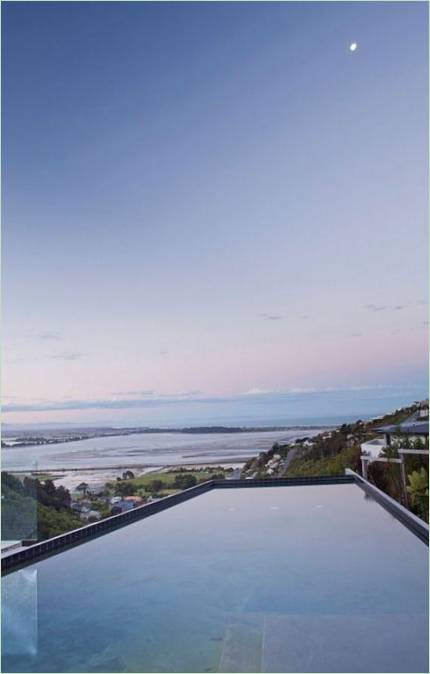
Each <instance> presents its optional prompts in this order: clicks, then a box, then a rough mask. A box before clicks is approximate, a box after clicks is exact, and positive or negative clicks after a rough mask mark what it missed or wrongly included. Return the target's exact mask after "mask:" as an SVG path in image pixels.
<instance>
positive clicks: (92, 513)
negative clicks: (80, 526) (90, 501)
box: [80, 510, 102, 522]
mask: <svg viewBox="0 0 430 674" xmlns="http://www.w3.org/2000/svg"><path fill="white" fill-rule="evenodd" d="M80 517H81V520H82V521H83V522H89V521H90V520H91V521H94V520H101V518H102V516H101V514H100V513H99V511H98V510H89V511H88V512H85V513H81V515H80Z"/></svg>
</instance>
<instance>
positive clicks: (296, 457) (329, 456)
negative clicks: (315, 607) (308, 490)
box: [242, 401, 428, 521]
mask: <svg viewBox="0 0 430 674" xmlns="http://www.w3.org/2000/svg"><path fill="white" fill-rule="evenodd" d="M423 422H424V424H423ZM425 422H427V424H425ZM406 424H407V425H408V429H409V431H408V433H407V434H406V433H405V432H404V428H405V427H406ZM411 425H412V427H414V425H415V426H416V427H418V426H420V427H421V430H422V427H423V425H424V426H426V428H427V435H425V434H424V433H422V432H421V433H420V434H419V435H418V434H416V435H415V434H414V433H413V432H411V431H410V427H411ZM387 427H389V428H391V429H393V428H394V437H396V438H397V441H396V442H393V443H392V445H391V446H390V447H385V448H384V447H381V456H382V457H383V461H384V459H385V458H390V457H391V458H392V459H395V458H396V457H397V456H398V454H397V449H396V447H397V446H400V445H401V446H402V447H408V448H410V449H420V450H427V455H426V454H420V455H415V454H411V455H407V456H406V458H405V466H406V473H407V476H408V487H407V489H408V493H409V494H410V498H408V499H407V501H408V502H407V503H404V500H405V499H404V492H403V491H402V485H401V479H400V474H399V467H398V465H397V464H396V463H395V462H392V463H390V462H389V461H385V462H381V461H374V462H372V463H370V465H369V467H368V471H367V477H368V479H369V480H370V481H371V482H373V483H374V484H375V485H376V486H377V487H379V488H380V489H382V490H383V491H385V492H386V493H388V494H389V495H390V496H392V497H393V498H395V499H396V500H398V501H399V502H402V503H403V504H404V505H407V506H408V507H410V509H411V510H413V511H414V512H415V513H416V514H418V515H419V516H420V517H423V519H426V520H427V521H428V401H422V402H416V403H414V404H413V405H410V406H408V407H403V408H401V409H397V410H395V411H394V412H390V413H388V414H386V415H384V416H381V417H377V418H375V419H371V420H370V421H362V420H361V419H359V420H358V421H356V422H353V423H349V424H343V425H342V426H339V427H338V428H336V429H333V430H327V431H324V432H323V433H320V434H319V435H316V436H314V437H312V438H309V437H302V438H298V439H296V440H295V441H294V442H293V443H288V444H278V443H276V444H274V445H273V447H272V449H270V450H269V451H267V452H262V453H260V454H259V455H258V456H257V457H255V458H253V459H251V460H249V461H248V462H247V463H246V464H245V466H244V468H243V470H242V477H247V478H265V477H305V476H315V475H341V474H343V473H344V472H345V468H351V469H352V470H354V471H356V472H361V465H362V462H361V457H362V455H363V448H362V445H364V444H365V443H367V442H368V441H370V440H373V439H374V438H375V437H378V436H380V435H381V433H382V432H383V431H382V430H381V429H384V428H387ZM382 444H383V443H382Z"/></svg>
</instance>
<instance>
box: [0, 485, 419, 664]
mask: <svg viewBox="0 0 430 674" xmlns="http://www.w3.org/2000/svg"><path fill="white" fill-rule="evenodd" d="M427 555H428V548H427V547H426V545H425V544H424V543H423V542H422V541H420V540H419V539H418V538H417V537H416V536H415V535H414V534H413V533H412V532H411V531H409V530H408V529H407V528H406V527H405V526H404V525H403V524H401V523H400V522H399V521H398V520H397V519H395V518H394V517H393V516H392V515H390V514H389V513H388V512H387V511H386V510H385V509H383V508H382V507H381V506H380V505H379V504H378V503H376V502H375V501H374V500H373V499H371V498H369V496H368V495H367V494H365V493H364V492H363V491H362V490H361V489H360V488H359V487H358V486H357V485H356V484H352V483H351V484H330V485H329V484H324V485H312V486H310V485H309V486H294V487H293V486H287V487H285V486H282V487H277V486H275V487H269V488H259V487H248V488H247V489H240V488H238V489H234V488H232V489H215V490H212V491H208V492H206V493H204V494H201V495H199V496H197V497H196V498H193V499H191V500H188V501H185V502H183V503H180V504H178V505H175V506H174V507H172V508H170V509H168V510H164V511H162V512H160V513H157V514H155V515H153V516H151V517H149V518H147V519H144V520H142V521H138V522H135V523H133V524H130V525H128V526H126V527H123V528H121V529H118V530H115V531H113V532H110V533H109V534H107V535H105V536H102V537H99V538H96V539H94V540H91V541H88V542H86V543H85V544H83V545H80V546H78V547H75V548H71V549H68V550H66V551H64V552H61V553H60V554H57V555H55V556H52V557H49V558H46V559H43V560H42V561H40V562H38V563H35V564H32V565H31V566H28V567H26V568H23V569H20V570H19V571H15V572H13V573H10V574H9V575H7V576H5V577H4V578H3V581H2V582H3V593H2V600H3V639H2V646H3V671H6V672H15V671H17V672H19V671H26V672H33V671H34V672H216V671H220V672H260V671H261V672H423V671H427V669H428V646H427V644H428V627H427V616H428V587H427V585H428V570H427Z"/></svg>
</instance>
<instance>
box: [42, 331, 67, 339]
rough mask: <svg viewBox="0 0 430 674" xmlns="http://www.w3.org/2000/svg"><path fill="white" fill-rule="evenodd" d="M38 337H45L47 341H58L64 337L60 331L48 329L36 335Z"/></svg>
mask: <svg viewBox="0 0 430 674" xmlns="http://www.w3.org/2000/svg"><path fill="white" fill-rule="evenodd" d="M36 337H37V339H43V340H45V341H57V340H60V339H63V338H62V336H61V335H60V333H59V332H55V331H51V330H46V331H45V332H39V333H37V335H36Z"/></svg>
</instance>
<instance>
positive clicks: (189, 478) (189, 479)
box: [173, 473, 197, 489]
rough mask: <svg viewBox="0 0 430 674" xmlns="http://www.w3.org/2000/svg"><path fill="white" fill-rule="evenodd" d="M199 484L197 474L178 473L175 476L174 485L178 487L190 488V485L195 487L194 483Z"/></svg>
mask: <svg viewBox="0 0 430 674" xmlns="http://www.w3.org/2000/svg"><path fill="white" fill-rule="evenodd" d="M196 484H197V478H196V477H195V475H191V474H187V473H185V474H181V475H177V476H176V477H175V481H174V483H173V486H174V487H175V488H176V489H189V488H190V487H194V485H196Z"/></svg>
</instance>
